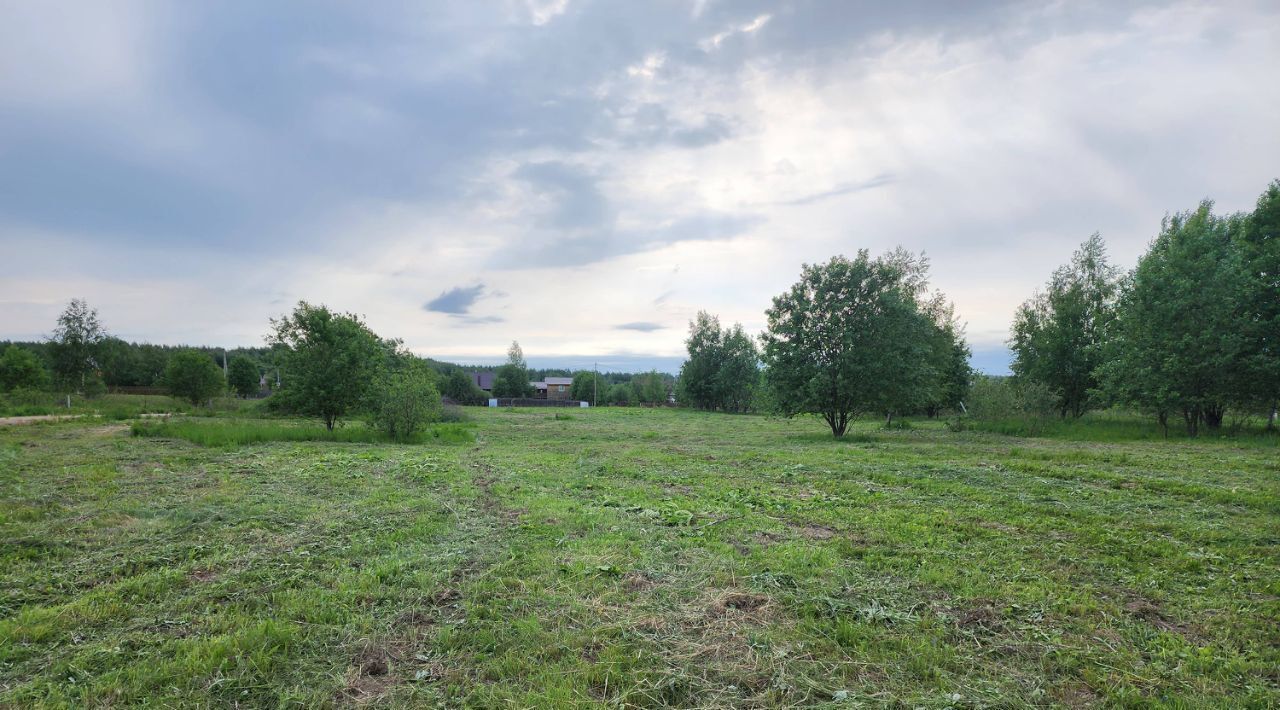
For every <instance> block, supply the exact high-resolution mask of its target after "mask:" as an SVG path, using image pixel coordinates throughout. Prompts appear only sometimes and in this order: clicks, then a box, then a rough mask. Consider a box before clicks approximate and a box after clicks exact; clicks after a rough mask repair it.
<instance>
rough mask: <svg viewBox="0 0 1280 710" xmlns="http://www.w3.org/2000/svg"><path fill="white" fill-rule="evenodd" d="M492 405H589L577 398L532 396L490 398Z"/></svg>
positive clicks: (490, 404)
mask: <svg viewBox="0 0 1280 710" xmlns="http://www.w3.org/2000/svg"><path fill="white" fill-rule="evenodd" d="M489 406H490V407H573V408H575V409H578V408H582V407H585V406H587V403H586V402H579V401H578V400H576V399H533V398H530V397H499V398H497V399H490V400H489Z"/></svg>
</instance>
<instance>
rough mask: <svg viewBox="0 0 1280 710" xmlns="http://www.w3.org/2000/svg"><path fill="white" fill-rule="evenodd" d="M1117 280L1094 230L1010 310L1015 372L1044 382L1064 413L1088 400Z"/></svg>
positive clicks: (1078, 411)
mask: <svg viewBox="0 0 1280 710" xmlns="http://www.w3.org/2000/svg"><path fill="white" fill-rule="evenodd" d="M1118 285H1119V272H1118V270H1117V269H1115V268H1114V267H1112V266H1111V265H1110V264H1109V263H1108V262H1107V253H1106V246H1105V245H1104V244H1103V241H1102V237H1101V235H1099V234H1097V233H1095V234H1093V235H1092V236H1090V237H1089V238H1088V239H1087V240H1085V242H1084V244H1081V245H1080V249H1079V250H1077V251H1076V252H1075V253H1074V254H1073V255H1072V257H1071V263H1069V264H1066V265H1064V266H1061V267H1059V268H1058V269H1057V270H1056V271H1054V272H1053V276H1052V278H1050V280H1049V283H1048V284H1047V285H1046V287H1045V290H1044V291H1042V292H1039V293H1036V294H1035V295H1034V296H1032V297H1031V298H1030V299H1029V300H1028V301H1027V302H1025V303H1023V304H1022V306H1020V307H1019V308H1018V312H1017V314H1016V315H1015V316H1014V323H1013V332H1012V334H1011V336H1010V341H1009V346H1010V348H1011V349H1012V350H1013V354H1014V361H1013V373H1014V376H1015V377H1018V378H1023V379H1030V380H1035V381H1037V382H1042V383H1044V384H1045V385H1046V386H1048V387H1049V389H1050V391H1052V392H1053V393H1054V394H1055V395H1056V396H1057V398H1058V409H1059V412H1060V413H1061V414H1062V416H1064V417H1065V416H1067V415H1071V416H1074V417H1079V416H1080V415H1082V414H1084V413H1085V411H1087V410H1088V409H1089V408H1090V406H1091V405H1092V401H1091V393H1092V392H1093V391H1094V390H1096V389H1097V387H1098V381H1097V378H1096V376H1095V372H1096V371H1097V369H1098V366H1099V365H1100V364H1101V363H1102V360H1103V352H1102V348H1103V337H1104V333H1105V332H1106V328H1107V325H1108V322H1109V321H1110V319H1111V318H1112V316H1113V314H1114V311H1115V302H1116V297H1117V295H1118Z"/></svg>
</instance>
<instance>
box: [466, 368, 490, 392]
mask: <svg viewBox="0 0 1280 710" xmlns="http://www.w3.org/2000/svg"><path fill="white" fill-rule="evenodd" d="M471 381H472V382H474V383H476V387H479V388H480V389H482V390H491V389H493V373H492V372H472V373H471Z"/></svg>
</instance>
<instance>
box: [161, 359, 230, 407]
mask: <svg viewBox="0 0 1280 710" xmlns="http://www.w3.org/2000/svg"><path fill="white" fill-rule="evenodd" d="M164 383H165V386H166V387H168V388H169V394H171V395H173V396H174V397H178V398H181V399H185V400H187V401H188V402H191V404H193V405H196V406H199V405H201V404H204V403H205V402H208V401H209V400H211V399H213V398H214V397H216V396H217V395H219V394H221V393H222V392H223V391H225V390H226V386H227V383H226V381H224V380H223V378H222V370H221V369H219V368H218V365H217V363H215V362H214V361H213V358H211V357H209V356H208V355H207V354H205V353H202V352H200V351H199V350H183V351H180V352H178V353H176V354H174V355H173V357H170V358H169V366H168V367H167V368H165V373H164Z"/></svg>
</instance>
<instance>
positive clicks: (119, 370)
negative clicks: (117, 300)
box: [0, 336, 641, 388]
mask: <svg viewBox="0 0 1280 710" xmlns="http://www.w3.org/2000/svg"><path fill="white" fill-rule="evenodd" d="M10 345H15V346H17V347H19V348H21V349H23V350H26V351H29V352H31V353H32V354H34V355H35V356H36V357H37V358H39V360H40V362H41V364H43V365H44V368H45V369H46V370H49V371H52V370H53V369H54V366H53V356H52V354H51V353H50V350H49V347H50V346H49V342H48V341H39V342H31V341H20V340H17V341H9V340H0V352H3V351H4V350H5V349H7V348H8V347H9V346H10ZM98 348H99V349H98V350H97V351H96V354H95V359H96V361H97V365H98V371H99V373H101V377H102V382H103V384H105V385H106V386H107V387H108V388H117V387H163V386H164V373H165V368H166V367H168V365H169V358H170V357H172V356H173V355H174V354H176V353H179V352H182V351H185V350H195V351H197V352H201V353H204V354H206V355H208V356H209V358H210V359H212V360H213V361H214V363H216V364H217V365H218V366H219V367H222V365H223V360H224V358H225V360H226V361H227V362H230V361H231V360H232V359H233V358H235V357H236V356H244V357H246V358H248V359H249V360H251V361H253V363H254V364H255V365H257V366H258V371H259V373H260V374H264V375H266V376H267V379H268V380H270V381H271V383H272V384H274V381H275V373H276V371H277V368H278V366H279V355H280V353H279V352H278V351H277V349H275V348H270V347H265V346H264V347H257V348H243V347H241V348H219V347H209V346H190V345H155V344H152V343H130V342H127V341H125V340H122V339H120V338H117V337H114V336H108V337H107V338H105V339H104V340H103V341H102V342H101V343H99V345H98ZM419 359H421V360H422V361H423V362H424V363H426V364H427V366H428V367H430V368H431V369H432V370H435V371H436V372H438V373H440V374H441V375H449V374H451V373H452V372H454V371H455V370H462V371H464V372H496V371H497V370H498V368H499V367H501V365H466V364H457V363H452V362H445V361H443V360H436V359H434V358H429V357H426V358H419ZM638 374H641V373H632V372H602V373H600V379H601V381H602V382H603V383H607V384H620V383H627V382H630V381H631V379H632V378H633V377H635V376H637V375H638ZM572 375H573V371H572V370H569V369H565V368H543V369H538V368H529V377H530V378H531V379H532V380H543V379H546V378H547V377H570V376H572Z"/></svg>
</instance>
